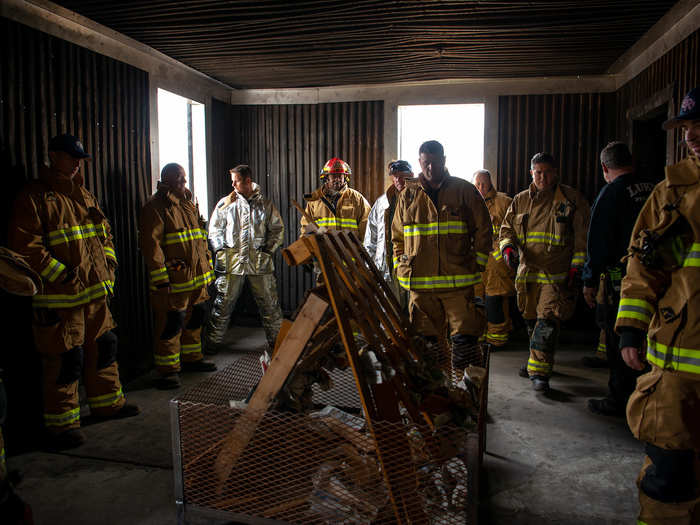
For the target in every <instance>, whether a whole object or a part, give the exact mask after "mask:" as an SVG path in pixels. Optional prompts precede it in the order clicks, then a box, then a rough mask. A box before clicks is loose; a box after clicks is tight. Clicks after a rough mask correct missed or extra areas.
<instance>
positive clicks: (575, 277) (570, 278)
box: [566, 266, 581, 288]
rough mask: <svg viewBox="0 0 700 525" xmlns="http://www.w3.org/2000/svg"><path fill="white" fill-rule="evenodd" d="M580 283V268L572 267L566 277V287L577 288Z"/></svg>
mask: <svg viewBox="0 0 700 525" xmlns="http://www.w3.org/2000/svg"><path fill="white" fill-rule="evenodd" d="M580 282H581V268H579V267H578V266H572V267H571V268H569V273H568V275H567V277H566V285H567V286H568V287H569V288H574V287H575V286H578V285H579V283H580Z"/></svg>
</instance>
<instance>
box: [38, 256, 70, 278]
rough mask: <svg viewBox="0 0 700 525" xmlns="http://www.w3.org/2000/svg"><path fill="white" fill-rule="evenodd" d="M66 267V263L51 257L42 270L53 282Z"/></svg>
mask: <svg viewBox="0 0 700 525" xmlns="http://www.w3.org/2000/svg"><path fill="white" fill-rule="evenodd" d="M65 269H66V265H65V264H63V263H62V262H59V261H58V259H54V258H53V257H51V259H49V264H47V265H46V268H44V269H43V270H42V271H41V276H42V277H43V278H44V279H46V280H47V281H49V282H50V283H52V282H54V281H55V280H56V279H58V276H59V275H61V274H62V273H63V271H64V270H65Z"/></svg>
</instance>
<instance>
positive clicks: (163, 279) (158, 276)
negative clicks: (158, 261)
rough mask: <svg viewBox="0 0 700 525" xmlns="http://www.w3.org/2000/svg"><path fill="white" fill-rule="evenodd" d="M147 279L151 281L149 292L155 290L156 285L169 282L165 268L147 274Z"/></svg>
mask: <svg viewBox="0 0 700 525" xmlns="http://www.w3.org/2000/svg"><path fill="white" fill-rule="evenodd" d="M149 277H150V279H151V286H150V288H151V290H155V289H156V288H157V287H156V285H157V284H160V283H167V282H168V281H170V278H169V277H168V269H167V268H166V267H165V266H163V267H162V268H158V269H157V270H153V271H152V272H151V273H150V274H149Z"/></svg>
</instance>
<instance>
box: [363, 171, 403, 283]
mask: <svg viewBox="0 0 700 525" xmlns="http://www.w3.org/2000/svg"><path fill="white" fill-rule="evenodd" d="M398 195H399V191H398V190H397V189H396V186H394V185H393V184H392V185H391V186H389V188H388V189H387V190H386V193H384V194H383V195H382V196H381V197H379V198H378V199H377V202H375V203H374V205H373V206H372V211H370V212H369V218H368V220H367V230H366V231H365V239H364V246H365V250H367V253H369V255H370V257H372V260H373V261H374V264H376V265H377V268H378V269H379V271H380V272H381V273H382V275H383V276H384V279H385V280H386V281H387V282H388V281H391V280H392V278H391V273H392V270H393V268H394V263H393V257H392V254H393V247H392V243H391V221H392V220H393V218H394V212H395V211H396V200H397V197H398Z"/></svg>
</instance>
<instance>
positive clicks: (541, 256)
mask: <svg viewBox="0 0 700 525" xmlns="http://www.w3.org/2000/svg"><path fill="white" fill-rule="evenodd" d="M589 215H590V208H589V206H588V202H587V201H586V199H585V197H584V196H583V195H581V193H579V192H578V191H577V190H575V189H574V188H572V187H570V186H565V185H563V184H557V185H556V186H555V187H554V188H553V189H550V190H546V191H539V190H538V189H537V187H536V186H535V184H534V183H531V184H530V188H529V189H527V190H525V191H521V192H520V193H518V194H517V195H516V196H515V198H514V199H513V202H512V203H511V205H510V207H509V208H508V211H507V212H506V216H505V218H504V219H503V223H502V224H501V232H500V236H499V239H500V241H499V251H500V252H501V253H503V250H504V248H505V247H506V246H509V245H510V246H513V247H514V248H517V249H518V251H519V254H520V265H519V266H518V271H517V275H516V277H515V282H516V283H540V284H554V283H562V282H564V281H566V279H567V273H568V271H569V269H570V268H571V267H581V266H583V263H584V258H585V255H586V232H587V230H588V218H589Z"/></svg>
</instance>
